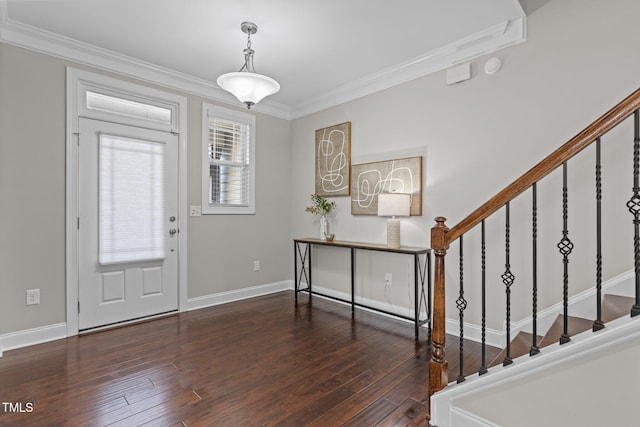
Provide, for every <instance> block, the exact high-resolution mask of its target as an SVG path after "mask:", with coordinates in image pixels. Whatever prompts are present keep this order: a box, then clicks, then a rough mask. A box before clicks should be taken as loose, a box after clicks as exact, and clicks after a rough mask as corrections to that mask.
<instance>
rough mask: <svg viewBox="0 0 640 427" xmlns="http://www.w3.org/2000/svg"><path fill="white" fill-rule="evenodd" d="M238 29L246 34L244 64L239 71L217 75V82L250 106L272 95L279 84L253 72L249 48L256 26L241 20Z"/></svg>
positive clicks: (252, 52) (251, 53)
mask: <svg viewBox="0 0 640 427" xmlns="http://www.w3.org/2000/svg"><path fill="white" fill-rule="evenodd" d="M240 29H241V30H242V32H243V33H245V34H246V35H247V48H246V49H245V50H244V52H243V53H244V65H243V66H242V68H240V71H236V72H234V73H226V74H223V75H221V76H220V77H218V80H217V83H218V86H220V87H221V88H222V89H224V90H226V91H227V92H230V93H231V94H232V95H233V96H235V97H236V98H238V101H240V102H243V103H245V104H246V105H247V108H251V106H252V105H254V104H257V103H258V102H260V101H261V100H262V98H264V97H265V96H269V95H273V94H274V93H276V92H278V91H279V90H280V84H278V82H277V81H275V80H274V79H272V78H271V77H267V76H264V75H262V74H258V73H256V72H255V70H254V68H253V55H254V53H255V51H254V50H253V49H251V34H255V33H257V32H258V26H257V25H256V24H254V23H253V22H243V23H242V24H241V25H240Z"/></svg>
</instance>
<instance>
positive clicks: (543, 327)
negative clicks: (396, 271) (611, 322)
mask: <svg viewBox="0 0 640 427" xmlns="http://www.w3.org/2000/svg"><path fill="white" fill-rule="evenodd" d="M634 280H635V272H634V271H633V270H629V271H626V272H624V273H622V274H620V275H618V276H616V277H613V278H611V279H609V280H607V281H606V282H605V283H603V284H602V294H603V295H604V294H613V295H620V296H631V297H632V296H633V295H634V289H635V281H634ZM595 299H596V289H595V288H594V287H592V288H589V289H587V290H585V291H582V292H580V293H579V294H576V295H574V296H572V297H571V298H569V316H574V317H583V318H585V319H595V317H596V307H595V303H594V301H595ZM562 312H563V306H562V302H559V303H557V304H554V305H552V306H551V307H548V308H546V309H544V310H541V311H539V312H538V314H537V332H538V335H542V334H544V332H545V331H547V330H548V329H549V328H550V327H551V325H552V324H553V322H554V321H555V320H556V318H557V317H558V315H559V314H562ZM446 328H447V329H446V330H447V334H450V335H454V336H460V322H459V320H458V319H451V318H447V321H446ZM521 331H522V332H528V333H531V332H532V331H533V316H528V317H526V318H524V319H522V320H519V321H516V322H511V337H512V338H513V337H515V336H516V335H517V334H518V332H521ZM464 337H465V338H467V339H470V340H471V341H476V342H481V341H482V329H481V328H480V326H479V325H476V324H472V323H467V322H465V323H464ZM506 342H507V331H506V324H505V325H503V329H502V331H500V330H497V329H489V328H487V329H486V343H487V344H488V345H491V346H494V347H500V348H504V347H505V346H506Z"/></svg>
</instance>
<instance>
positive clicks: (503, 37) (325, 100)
mask: <svg viewBox="0 0 640 427" xmlns="http://www.w3.org/2000/svg"><path fill="white" fill-rule="evenodd" d="M524 41H526V17H525V16H523V17H522V18H519V19H517V20H515V21H504V22H501V23H500V24H497V25H494V26H492V27H489V28H487V29H485V30H482V31H479V32H477V33H475V34H471V35H470V36H468V37H465V38H463V39H460V40H458V41H456V42H454V43H451V44H449V45H446V46H443V47H441V48H438V49H436V50H433V51H431V52H427V53H426V54H424V55H420V56H417V57H415V58H413V59H411V60H409V61H406V62H403V63H401V64H398V65H396V66H394V67H390V68H387V69H385V70H382V71H379V72H376V73H373V74H370V75H368V76H366V77H363V78H361V79H359V80H355V81H353V82H351V83H349V84H346V85H344V86H340V87H338V88H336V89H334V90H332V91H330V92H328V93H326V94H324V95H321V96H319V97H317V98H314V99H311V100H309V101H308V102H304V103H300V104H297V105H295V106H293V108H292V111H293V117H292V118H293V119H296V118H299V117H303V116H306V115H309V114H312V113H315V112H317V111H321V110H324V109H327V108H330V107H334V106H336V105H339V104H343V103H345V102H348V101H352V100H354V99H357V98H361V97H363V96H366V95H370V94H372V93H375V92H379V91H381V90H384V89H388V88H390V87H392V86H396V85H399V84H401V83H405V82H408V81H410V80H415V79H417V78H419V77H423V76H426V75H428V74H432V73H435V72H437V71H440V70H444V69H446V68H448V67H450V66H452V65H456V64H459V63H461V62H466V61H469V60H471V59H473V58H477V57H479V56H482V55H485V54H487V53H491V52H495V51H496V50H499V49H503V48H505V47H509V46H513V45H515V44H518V43H522V42H524Z"/></svg>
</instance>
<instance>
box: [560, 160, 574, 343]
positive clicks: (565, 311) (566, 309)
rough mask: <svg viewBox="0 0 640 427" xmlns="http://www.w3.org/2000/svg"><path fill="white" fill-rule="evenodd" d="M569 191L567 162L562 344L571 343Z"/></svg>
mask: <svg viewBox="0 0 640 427" xmlns="http://www.w3.org/2000/svg"><path fill="white" fill-rule="evenodd" d="M568 218H569V190H568V187H567V162H564V163H563V164H562V239H561V240H560V242H559V243H558V249H559V250H560V254H562V262H563V264H564V278H563V286H562V308H563V316H562V320H563V329H562V335H561V336H560V344H565V343H568V342H569V341H571V338H570V337H569V254H571V251H572V250H573V243H572V242H571V240H570V239H569V230H568Z"/></svg>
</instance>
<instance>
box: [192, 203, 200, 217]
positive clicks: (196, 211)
mask: <svg viewBox="0 0 640 427" xmlns="http://www.w3.org/2000/svg"><path fill="white" fill-rule="evenodd" d="M200 215H202V210H201V209H200V206H198V205H191V206H189V216H200Z"/></svg>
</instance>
